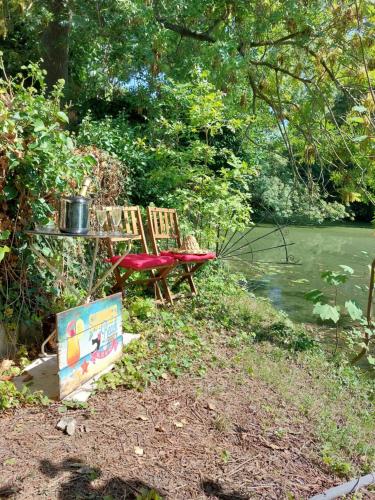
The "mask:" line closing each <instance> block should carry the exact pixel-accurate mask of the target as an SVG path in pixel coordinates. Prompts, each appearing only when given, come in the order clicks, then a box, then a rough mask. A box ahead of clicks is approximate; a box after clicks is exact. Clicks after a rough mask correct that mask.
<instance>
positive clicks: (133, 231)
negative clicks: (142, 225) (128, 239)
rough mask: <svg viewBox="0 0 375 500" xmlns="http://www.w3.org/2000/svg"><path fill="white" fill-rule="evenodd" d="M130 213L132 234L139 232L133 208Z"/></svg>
mask: <svg viewBox="0 0 375 500" xmlns="http://www.w3.org/2000/svg"><path fill="white" fill-rule="evenodd" d="M130 215H131V218H132V227H133V229H132V231H131V232H132V233H133V234H139V228H138V226H137V218H136V216H135V212H134V210H132V211H131V212H130Z"/></svg>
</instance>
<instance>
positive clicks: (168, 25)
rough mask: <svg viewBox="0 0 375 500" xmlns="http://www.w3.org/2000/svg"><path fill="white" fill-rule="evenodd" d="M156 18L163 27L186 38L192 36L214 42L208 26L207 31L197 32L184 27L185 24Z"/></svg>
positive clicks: (195, 38)
mask: <svg viewBox="0 0 375 500" xmlns="http://www.w3.org/2000/svg"><path fill="white" fill-rule="evenodd" d="M156 20H157V21H158V22H159V23H160V24H162V25H163V26H164V28H167V29H169V30H171V31H174V32H175V33H178V34H179V35H181V36H183V37H187V38H193V39H194V40H200V41H201V42H209V43H215V42H216V39H215V38H214V37H213V36H211V35H210V31H211V30H212V28H210V29H209V30H208V31H205V32H198V31H192V30H191V29H189V28H186V27H185V26H180V25H178V24H174V23H170V22H169V21H167V19H164V18H163V17H156Z"/></svg>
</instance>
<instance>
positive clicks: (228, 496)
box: [201, 479, 250, 500]
mask: <svg viewBox="0 0 375 500" xmlns="http://www.w3.org/2000/svg"><path fill="white" fill-rule="evenodd" d="M201 488H202V490H203V491H204V493H205V494H206V495H207V496H208V497H214V498H218V499H219V500H249V498H250V497H249V496H248V495H243V494H242V493H239V492H238V491H229V490H225V489H224V488H223V486H221V485H220V484H219V483H215V481H211V480H209V479H207V480H204V481H202V482H201Z"/></svg>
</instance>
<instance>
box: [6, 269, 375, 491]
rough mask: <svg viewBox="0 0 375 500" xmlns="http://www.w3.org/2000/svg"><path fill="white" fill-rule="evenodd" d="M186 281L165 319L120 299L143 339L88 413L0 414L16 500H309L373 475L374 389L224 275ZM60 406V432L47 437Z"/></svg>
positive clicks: (150, 306) (35, 410) (130, 325)
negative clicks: (64, 422)
mask: <svg viewBox="0 0 375 500" xmlns="http://www.w3.org/2000/svg"><path fill="white" fill-rule="evenodd" d="M198 286H199V288H200V292H201V293H200V296H199V297H198V298H196V299H194V300H193V301H191V300H186V301H181V302H180V303H178V304H177V306H176V307H175V308H174V309H173V310H157V309H156V308H155V306H154V303H153V301H152V300H149V299H137V300H132V301H131V306H130V315H129V316H128V317H125V318H124V322H125V329H126V330H127V331H129V330H131V331H132V332H134V333H141V335H142V338H141V340H140V341H137V342H134V343H133V344H130V345H129V346H128V348H127V350H126V352H125V355H124V357H123V359H122V361H121V362H120V363H119V364H118V366H117V368H116V370H114V371H113V372H111V373H110V374H107V375H106V376H104V377H103V378H102V379H101V384H100V391H99V393H98V394H97V395H95V396H94V397H92V398H91V399H90V401H89V403H88V405H87V407H86V405H83V406H80V405H78V407H77V408H75V409H74V408H71V407H68V408H67V407H66V406H64V405H63V404H58V403H53V404H51V405H49V406H48V407H47V408H46V409H43V408H42V409H40V408H39V407H36V406H33V407H30V406H26V407H21V408H18V409H13V410H9V411H8V412H6V413H4V414H3V417H2V418H1V419H0V432H1V434H0V435H1V438H0V450H1V451H0V453H1V456H0V462H1V463H2V464H3V471H4V473H3V474H2V484H1V485H0V486H2V487H3V486H4V485H5V483H12V481H13V484H12V485H11V486H9V487H13V488H15V490H14V491H15V492H16V493H15V498H17V495H19V496H18V497H19V498H21V497H22V498H35V497H36V496H38V495H41V494H45V495H46V496H47V497H48V498H57V497H58V495H62V493H64V495H65V496H64V498H75V497H74V494H75V493H77V492H78V491H80V492H84V494H85V495H86V497H87V496H88V495H90V494H91V495H97V498H103V496H105V495H112V497H113V498H120V496H119V495H120V493H119V492H121V494H122V495H123V496H124V495H125V493H126V492H127V491H129V492H132V494H133V497H135V496H136V494H138V493H139V492H140V491H141V490H142V488H147V489H154V490H155V491H158V492H159V496H161V497H167V498H173V499H176V498H209V497H211V498H212V497H214V498H225V496H223V495H232V497H231V498H239V499H243V498H248V497H249V496H251V497H252V498H258V497H259V498H260V497H263V498H264V497H265V496H266V497H267V498H281V497H285V496H287V495H288V494H289V495H294V497H295V498H307V497H308V496H310V495H311V494H313V493H317V492H319V491H322V490H324V489H325V488H327V487H330V486H332V485H333V484H337V483H340V482H341V481H342V478H343V477H352V476H354V475H356V474H361V473H367V472H369V471H370V470H373V469H374V468H375V437H374V435H375V433H374V429H375V422H374V412H373V398H374V387H373V383H371V381H369V380H368V379H367V378H366V376H365V375H364V374H361V373H360V372H359V371H358V370H356V369H353V368H350V367H349V366H348V365H346V364H335V363H334V362H333V361H330V360H329V359H327V357H326V355H325V354H324V352H323V351H321V350H320V348H319V347H318V346H316V345H315V344H314V342H313V340H312V339H311V337H310V336H309V335H308V334H307V333H306V331H305V330H303V329H302V328H300V327H296V326H295V325H293V324H292V323H291V322H290V321H289V320H288V319H287V318H286V317H285V316H284V315H282V314H280V313H278V312H277V311H275V310H274V309H273V308H272V306H270V304H269V303H268V302H267V301H262V300H259V299H254V298H252V297H251V296H249V295H248V294H247V292H246V291H245V290H243V289H241V288H239V286H238V285H237V283H236V280H235V279H233V278H231V277H230V276H228V275H226V274H224V273H223V272H221V271H217V274H206V275H205V276H201V278H200V280H199V283H198ZM115 388H116V390H113V389H115ZM139 391H141V392H139ZM62 411H63V412H64V414H68V415H71V416H73V417H75V418H76V419H77V422H78V430H77V432H76V434H75V435H74V436H72V437H70V436H66V435H64V434H62V433H61V431H58V430H56V429H55V425H56V423H57V421H58V420H59V418H60V417H61V412H62ZM36 422H38V425H37V427H38V429H37V430H38V432H37V435H35V426H36ZM20 470H22V473H20ZM14 478H18V479H16V480H14ZM120 478H121V479H120ZM17 491H18V493H17ZM68 492H69V495H71V496H67V495H68ZM116 495H117V496H116ZM220 495H221V497H220ZM84 498H85V497H84ZM130 498H132V496H131V495H130ZM141 498H146V497H141ZM148 498H150V497H148ZM155 498H157V497H155Z"/></svg>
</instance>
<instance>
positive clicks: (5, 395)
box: [0, 380, 50, 411]
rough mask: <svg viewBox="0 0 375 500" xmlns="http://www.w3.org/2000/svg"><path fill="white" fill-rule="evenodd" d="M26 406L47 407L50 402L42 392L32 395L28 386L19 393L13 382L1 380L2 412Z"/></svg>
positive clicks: (0, 397)
mask: <svg viewBox="0 0 375 500" xmlns="http://www.w3.org/2000/svg"><path fill="white" fill-rule="evenodd" d="M25 404H41V405H43V406H47V405H49V404H50V400H49V399H48V397H47V396H45V395H44V394H43V393H42V392H41V391H40V392H34V393H32V392H30V390H29V389H28V388H27V386H24V387H23V388H22V389H21V391H18V390H17V388H16V386H15V385H14V384H13V383H12V382H8V381H1V380H0V411H3V410H9V409H10V408H15V407H17V406H20V405H25Z"/></svg>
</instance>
